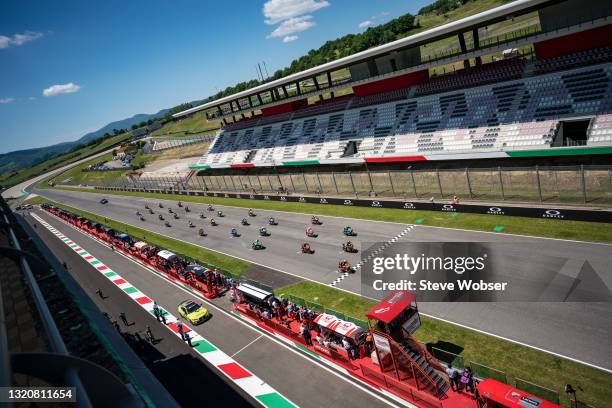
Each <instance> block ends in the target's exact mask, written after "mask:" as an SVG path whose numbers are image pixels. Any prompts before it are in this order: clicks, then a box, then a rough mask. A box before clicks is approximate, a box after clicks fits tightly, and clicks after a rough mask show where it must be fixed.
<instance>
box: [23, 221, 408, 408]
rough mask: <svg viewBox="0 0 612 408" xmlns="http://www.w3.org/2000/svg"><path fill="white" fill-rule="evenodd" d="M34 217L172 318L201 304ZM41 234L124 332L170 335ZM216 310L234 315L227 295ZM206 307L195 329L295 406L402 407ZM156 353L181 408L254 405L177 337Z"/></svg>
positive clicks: (119, 258)
mask: <svg viewBox="0 0 612 408" xmlns="http://www.w3.org/2000/svg"><path fill="white" fill-rule="evenodd" d="M36 214H37V215H38V216H40V217H41V218H43V219H44V220H45V221H47V222H48V223H49V224H51V225H52V226H53V227H55V228H56V229H58V230H60V231H61V232H62V233H63V234H64V235H66V236H67V237H69V238H70V239H72V240H73V241H75V242H77V243H78V244H79V245H80V246H82V247H83V248H84V249H85V250H87V251H88V252H89V253H91V254H92V255H94V256H95V257H96V258H98V259H100V260H101V261H103V262H104V263H105V264H106V265H107V266H109V267H110V268H111V269H113V270H115V271H117V272H119V273H120V274H121V276H122V277H123V278H125V279H126V280H127V281H128V282H130V283H131V284H132V285H134V286H135V287H137V288H138V289H140V290H141V291H142V292H143V293H145V294H146V295H147V296H149V297H151V298H152V299H154V300H155V301H156V302H157V303H158V304H159V305H160V306H162V307H164V308H166V309H167V310H169V311H170V312H171V313H173V314H174V315H175V316H177V315H178V313H177V311H176V308H177V305H178V304H179V303H181V302H182V301H184V300H187V299H191V300H194V301H196V302H198V303H202V300H201V299H198V298H196V297H194V296H192V295H191V294H189V293H188V292H185V291H183V290H181V289H179V288H178V287H176V286H174V285H172V284H171V283H169V282H167V281H166V280H164V279H162V278H160V277H157V276H156V275H155V274H154V273H153V272H151V271H149V270H147V269H146V268H144V267H142V266H141V265H139V264H137V263H135V262H133V261H131V260H129V259H127V258H126V257H124V256H121V255H119V254H118V253H115V252H112V251H110V250H109V249H108V247H106V246H105V245H102V244H101V243H99V242H98V241H96V240H94V239H92V238H89V237H88V236H86V235H84V234H83V233H81V232H79V231H77V230H76V229H74V228H72V227H71V226H69V225H68V224H66V223H65V222H62V221H60V220H58V219H57V218H55V217H53V216H50V215H49V214H46V213H44V212H42V211H36ZM27 219H28V221H29V222H30V223H35V224H37V222H36V221H35V220H34V219H33V218H32V217H27ZM36 230H37V231H38V233H39V234H40V235H41V237H42V238H43V240H44V241H45V243H46V244H47V245H48V246H49V247H50V248H51V250H52V251H53V252H54V254H55V255H56V256H58V257H59V258H60V259H62V260H65V259H67V260H69V265H75V266H74V267H70V268H69V272H70V273H72V274H73V275H74V276H75V278H76V279H77V280H78V281H79V283H80V284H81V285H82V286H83V287H84V288H85V290H86V291H89V293H92V294H93V297H94V299H95V300H96V302H97V303H98V304H99V305H100V307H101V309H102V310H104V309H105V308H107V307H108V305H109V304H112V305H113V306H112V307H113V308H114V309H113V310H114V312H111V316H114V317H115V319H116V316H117V315H118V313H119V311H124V312H125V313H126V315H127V318H128V320H129V321H130V322H132V321H134V322H135V328H132V327H131V326H130V327H124V326H123V324H121V323H120V325H121V327H122V329H124V330H127V331H130V332H131V331H135V330H136V329H138V330H141V332H144V327H145V325H146V324H148V325H150V326H151V329H152V331H153V333H154V335H156V336H160V335H163V334H164V333H165V332H166V330H165V329H164V328H162V327H161V326H160V323H158V322H157V321H156V320H155V318H153V317H152V316H150V315H148V314H147V313H146V312H145V311H144V310H143V309H142V308H140V307H138V306H137V305H136V304H135V303H134V302H133V301H132V300H131V299H130V298H129V297H128V296H126V295H125V294H123V293H122V291H121V290H120V289H118V288H117V287H115V286H113V285H112V284H111V283H110V282H109V281H108V280H107V279H105V278H104V277H103V276H102V275H101V274H99V273H97V272H96V271H95V270H93V268H91V266H90V265H88V264H87V263H86V262H85V261H83V260H81V259H80V258H79V257H78V256H76V255H75V254H74V251H72V250H70V248H68V247H67V246H66V245H65V244H63V243H62V242H61V241H60V240H59V239H57V237H55V236H53V235H52V234H51V233H50V232H49V231H47V230H46V229H44V227H43V226H41V225H38V227H37V228H36ZM97 288H102V290H103V293H104V295H105V296H107V299H104V300H101V299H99V298H96V295H95V290H96V289H97ZM214 304H215V305H218V306H219V307H220V308H222V309H224V310H229V300H228V299H227V297H222V298H219V299H215V300H214ZM205 306H207V307H208V309H209V310H210V312H211V314H212V317H211V318H210V319H209V320H208V321H206V322H205V323H202V324H201V325H198V326H193V325H191V324H190V326H191V327H193V328H194V329H195V331H196V332H198V333H200V334H202V335H203V336H204V337H205V338H206V339H207V340H210V341H211V342H212V343H213V344H215V345H216V346H217V347H219V348H220V349H221V350H223V351H224V352H225V353H226V354H228V355H229V356H232V358H233V359H234V360H236V361H237V362H238V363H240V364H242V365H243V366H244V367H246V368H247V369H249V370H250V371H251V372H253V373H254V374H255V375H257V376H258V377H259V378H260V379H262V380H263V381H266V383H268V384H269V385H270V386H271V387H273V388H274V389H275V390H277V391H278V392H280V393H281V394H283V395H284V396H285V397H287V398H288V399H289V400H291V401H292V402H293V403H295V404H297V405H298V406H300V407H312V408H319V407H324V406H336V405H340V404H342V405H345V406H355V407H388V406H397V403H396V402H395V401H390V400H388V399H387V397H384V396H381V395H379V394H377V393H376V394H375V393H374V392H373V391H372V392H370V391H365V390H364V389H363V388H362V387H361V386H356V385H355V383H354V382H353V380H345V379H343V378H340V377H339V376H338V375H336V374H334V373H332V372H331V371H330V370H329V369H326V368H323V366H321V365H319V364H318V363H314V362H313V360H312V359H310V358H308V357H305V356H303V355H301V354H300V353H298V352H297V351H292V350H291V349H289V348H287V347H286V346H283V345H281V344H279V343H278V342H277V341H275V340H272V339H271V338H270V337H268V336H267V335H265V334H264V333H263V332H261V331H260V330H258V329H255V328H252V327H251V326H249V325H246V324H244V323H241V322H240V321H239V320H237V318H235V317H231V315H228V314H226V313H224V312H222V311H221V310H219V309H217V308H214V307H211V306H209V305H207V304H206V303H205ZM143 336H144V335H143ZM166 337H169V338H166ZM156 348H157V349H158V350H157V352H158V353H159V354H161V355H160V356H158V358H159V359H160V361H159V362H158V364H157V366H156V367H155V368H154V371H155V372H156V375H163V374H164V373H163V371H164V365H166V366H167V367H171V366H172V369H173V370H174V369H178V370H179V372H176V371H172V373H171V374H166V375H165V378H162V379H160V381H162V383H164V385H165V386H166V387H167V388H168V389H169V390H170V392H171V393H172V394H173V396H174V398H175V399H176V400H177V401H179V402H180V403H181V405H183V406H202V405H206V403H207V402H208V404H210V403H211V402H212V401H215V404H216V403H222V402H223V400H221V398H225V399H226V401H225V402H227V403H228V404H229V405H228V404H223V405H224V406H247V405H250V404H253V402H252V401H250V400H249V399H248V397H247V396H245V395H232V396H230V397H228V396H226V395H225V394H227V389H228V387H232V388H233V386H232V385H230V384H226V383H225V382H224V381H219V379H218V378H217V379H214V378H212V377H214V376H211V370H214V369H210V370H209V369H206V368H205V363H204V362H203V361H202V360H198V361H199V362H201V364H197V362H195V361H194V357H195V358H197V354H196V353H193V352H191V350H190V348H189V347H188V346H187V345H186V343H183V342H181V341H180V340H179V339H178V338H177V337H176V336H164V338H163V341H162V342H160V343H159V344H158V345H156ZM186 363H187V364H186ZM158 371H161V373H159V372H158ZM193 375H198V376H202V377H199V380H197V381H195V382H194V381H192V379H191V378H190V376H193ZM173 377H174V378H173ZM183 377H185V378H183ZM190 385H191V386H190ZM204 385H206V386H204ZM177 388H178V390H177ZM207 393H208V394H207ZM217 398H219V399H217ZM230 400H231V401H230Z"/></svg>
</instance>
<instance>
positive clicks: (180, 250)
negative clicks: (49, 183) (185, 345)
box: [28, 196, 250, 277]
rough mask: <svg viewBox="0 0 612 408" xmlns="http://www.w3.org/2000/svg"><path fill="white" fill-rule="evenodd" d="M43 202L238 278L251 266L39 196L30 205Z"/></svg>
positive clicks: (217, 253) (229, 257) (29, 201)
mask: <svg viewBox="0 0 612 408" xmlns="http://www.w3.org/2000/svg"><path fill="white" fill-rule="evenodd" d="M43 202H48V203H50V204H53V205H55V206H56V207H60V208H63V209H65V210H68V211H70V212H72V213H74V214H78V215H80V216H82V217H85V218H87V219H89V220H92V221H95V222H99V223H100V224H103V225H106V226H108V227H111V228H112V229H114V230H117V231H123V232H125V233H127V234H129V235H131V236H132V237H134V238H138V239H141V240H143V241H146V242H148V243H150V244H152V245H155V246H158V247H161V248H165V249H168V250H170V251H172V252H175V253H177V254H180V255H184V256H186V257H188V258H192V259H194V260H196V261H197V262H198V263H202V264H205V265H212V266H215V267H217V268H219V269H220V270H224V271H230V272H231V273H232V275H234V276H236V277H240V276H242V275H243V274H244V273H245V272H246V270H247V269H248V268H249V266H250V264H249V263H248V262H245V261H242V260H240V259H236V258H233V257H231V256H227V255H224V254H221V253H219V252H216V251H211V250H209V249H205V248H202V247H199V246H196V245H192V244H188V243H186V242H182V241H177V240H175V239H172V238H169V237H166V236H164V235H160V234H156V233H154V232H151V231H146V230H143V229H140V228H137V227H133V226H131V225H127V224H124V223H122V222H119V221H115V220H112V219H109V218H106V217H102V216H99V215H96V214H93V213H90V212H87V211H83V210H79V209H78V208H74V207H70V206H69V205H65V204H61V203H56V202H54V201H52V200H49V199H47V198H44V197H40V196H38V197H34V198H32V199H31V200H28V204H41V203H43Z"/></svg>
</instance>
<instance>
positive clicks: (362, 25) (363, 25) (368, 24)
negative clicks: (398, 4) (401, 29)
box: [359, 11, 389, 28]
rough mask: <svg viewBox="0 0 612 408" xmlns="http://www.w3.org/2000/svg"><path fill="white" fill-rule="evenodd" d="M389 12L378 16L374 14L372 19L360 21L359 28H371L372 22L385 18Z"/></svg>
mask: <svg viewBox="0 0 612 408" xmlns="http://www.w3.org/2000/svg"><path fill="white" fill-rule="evenodd" d="M388 15H389V12H388V11H381V12H380V13H378V14H374V15H373V16H372V17H370V18H369V19H367V20H365V21H362V22H361V23H359V28H368V27H372V26H373V25H374V20H378V19H379V18H383V17H385V16H388Z"/></svg>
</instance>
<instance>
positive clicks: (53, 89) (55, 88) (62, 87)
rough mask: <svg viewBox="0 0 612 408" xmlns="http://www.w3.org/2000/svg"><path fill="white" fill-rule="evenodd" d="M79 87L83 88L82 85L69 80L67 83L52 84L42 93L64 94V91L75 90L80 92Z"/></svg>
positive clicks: (51, 94)
mask: <svg viewBox="0 0 612 408" xmlns="http://www.w3.org/2000/svg"><path fill="white" fill-rule="evenodd" d="M79 89H81V87H80V86H78V85H76V84H74V83H72V82H69V83H67V84H57V85H52V86H50V87H49V88H47V89H44V90H43V92H42V94H43V95H44V96H55V95H59V94H63V93H74V92H78V91H79Z"/></svg>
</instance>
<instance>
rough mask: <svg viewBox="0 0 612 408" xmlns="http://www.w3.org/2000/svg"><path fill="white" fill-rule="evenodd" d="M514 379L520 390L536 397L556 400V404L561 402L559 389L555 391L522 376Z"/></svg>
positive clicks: (551, 400)
mask: <svg viewBox="0 0 612 408" xmlns="http://www.w3.org/2000/svg"><path fill="white" fill-rule="evenodd" d="M514 381H515V386H516V388H518V389H519V390H523V391H525V392H528V393H530V394H532V395H535V396H536V397H540V398H544V399H545V400H547V401H550V402H554V403H555V404H558V403H559V392H557V391H553V390H551V389H548V388H545V387H542V386H540V385H537V384H534V383H532V382H529V381H525V380H523V379H520V378H515V379H514Z"/></svg>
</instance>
